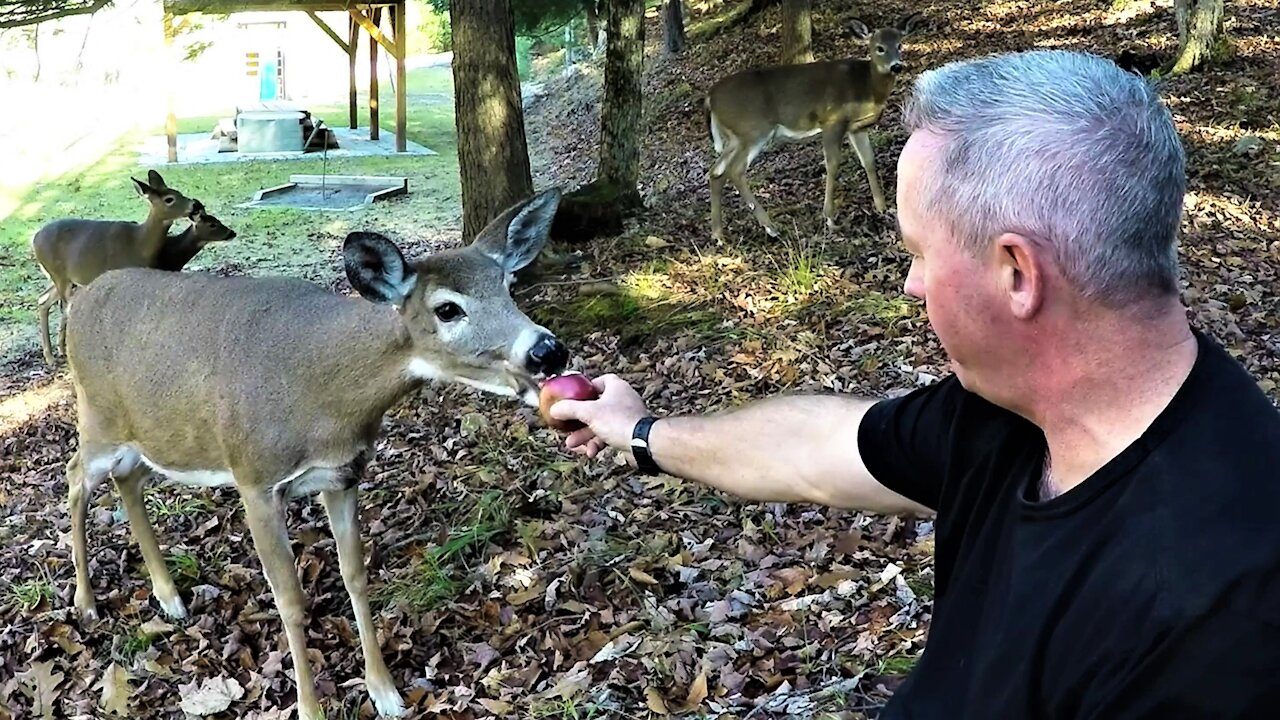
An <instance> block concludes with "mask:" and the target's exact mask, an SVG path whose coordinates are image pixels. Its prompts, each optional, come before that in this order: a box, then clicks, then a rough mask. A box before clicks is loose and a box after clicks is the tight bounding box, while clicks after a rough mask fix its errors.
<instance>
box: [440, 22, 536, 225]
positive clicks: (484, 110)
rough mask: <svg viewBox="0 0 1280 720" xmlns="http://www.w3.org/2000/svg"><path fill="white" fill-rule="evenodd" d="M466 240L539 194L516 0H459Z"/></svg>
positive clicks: (456, 52) (458, 104)
mask: <svg viewBox="0 0 1280 720" xmlns="http://www.w3.org/2000/svg"><path fill="white" fill-rule="evenodd" d="M449 22H450V25H451V27H452V31H453V84H454V93H455V97H456V100H455V112H454V117H455V122H456V125H457V130H458V169H459V175H460V178H461V181H462V237H463V238H464V239H465V240H470V239H471V238H473V237H475V235H476V234H477V233H479V232H480V230H481V229H483V228H484V226H485V225H486V224H487V223H488V222H489V221H490V220H492V219H493V218H495V217H497V216H498V215H499V214H500V213H501V212H502V211H503V210H505V209H507V208H508V207H510V206H511V205H513V204H515V203H516V202H518V201H520V200H523V199H524V198H527V197H529V196H530V195H532V194H533V178H532V176H531V174H530V171H529V151H528V147H527V146H526V144H525V133H524V108H523V105H522V104H521V101H520V76H519V74H518V73H517V72H516V36H515V24H514V21H513V19H512V16H511V0H452V1H451V2H450V3H449Z"/></svg>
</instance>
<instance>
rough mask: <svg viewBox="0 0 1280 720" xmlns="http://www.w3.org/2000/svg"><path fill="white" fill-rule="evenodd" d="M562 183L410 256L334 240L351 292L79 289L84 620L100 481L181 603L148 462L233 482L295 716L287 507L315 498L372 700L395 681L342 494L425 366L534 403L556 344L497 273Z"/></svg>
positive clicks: (231, 281)
mask: <svg viewBox="0 0 1280 720" xmlns="http://www.w3.org/2000/svg"><path fill="white" fill-rule="evenodd" d="M559 202H560V191H559V190H558V189H552V190H548V191H545V192H543V193H541V194H539V195H537V196H535V197H533V198H531V199H529V200H526V201H524V202H521V203H518V204H517V205H515V206H513V207H511V208H509V209H507V210H506V211H505V212H504V213H503V214H502V215H500V216H498V217H497V218H496V219H494V220H493V221H492V222H491V223H490V224H489V225H488V226H486V227H485V229H484V230H483V231H482V232H481V233H480V234H479V235H478V236H477V237H476V239H475V240H474V241H473V242H472V243H471V244H470V245H468V246H465V247H462V248H456V249H451V250H446V251H442V252H439V253H437V254H434V255H431V256H428V257H426V258H425V259H422V260H420V261H418V262H416V263H410V262H408V261H406V260H405V258H404V256H403V255H402V254H401V251H400V249H399V248H398V247H397V246H396V245H395V243H393V242H392V241H391V240H389V239H387V238H385V237H383V236H381V235H377V234H375V233H368V232H355V233H351V234H350V235H348V236H347V238H346V242H345V244H344V245H343V259H344V262H345V266H346V274H347V278H348V279H349V280H350V282H351V285H352V287H353V288H355V290H356V291H357V292H359V293H360V295H362V296H363V297H362V298H349V297H344V296H342V295H338V294H335V293H333V292H330V291H329V290H328V289H326V288H324V287H321V286H319V285H316V284H313V283H309V282H305V281H303V280H300V279H296V278H286V277H268V278H255V277H219V276H215V275H208V274H203V273H169V272H162V271H158V270H154V269H138V268H133V269H124V270H113V271H111V272H108V273H105V274H103V275H102V276H100V277H99V278H98V279H97V280H95V281H94V282H93V283H92V284H90V285H88V286H87V287H84V288H82V289H80V290H78V291H76V293H75V295H74V296H73V298H72V300H71V305H70V310H69V312H68V335H67V340H68V344H67V348H68V350H69V353H68V361H69V363H70V366H71V373H72V379H73V382H74V385H75V393H76V411H77V412H76V414H77V419H76V420H77V431H78V434H79V441H78V449H77V451H76V452H75V454H74V455H72V457H71V459H70V461H69V462H68V464H67V484H68V502H69V506H70V514H71V541H72V558H73V561H74V565H75V605H76V608H77V609H78V610H79V612H80V614H81V616H82V617H83V618H85V619H86V620H91V619H94V618H96V617H97V610H96V606H95V602H94V594H93V588H92V584H91V582H90V578H89V560H88V549H87V546H86V540H85V524H86V516H87V509H88V504H89V498H90V496H91V495H92V494H93V490H94V488H95V487H96V486H97V485H99V484H101V483H103V482H106V481H107V480H108V479H111V480H113V481H114V483H115V486H116V488H117V490H118V491H119V493H120V496H121V498H122V501H123V503H124V507H125V510H126V512H127V514H128V518H129V523H130V526H131V528H132V530H133V535H134V538H135V539H136V541H137V543H138V546H139V549H140V550H141V554H142V557H143V561H144V562H145V564H146V567H147V571H148V574H149V575H150V577H151V583H152V588H153V590H154V593H153V594H154V595H155V597H156V599H157V600H158V601H159V603H160V606H161V608H163V609H164V611H165V612H166V613H167V614H168V615H170V616H172V617H178V618H180V617H184V616H185V615H186V607H185V605H184V604H183V602H182V598H181V597H180V595H179V593H178V590H177V588H176V587H175V585H174V583H173V579H172V578H171V577H170V575H169V571H168V570H167V569H166V567H165V560H164V555H163V554H162V553H161V552H160V547H159V544H158V543H157V542H156V537H155V534H154V531H153V530H152V527H151V524H150V522H149V520H148V518H147V511H146V507H145V504H144V503H143V495H142V483H143V481H144V480H145V479H146V478H147V477H148V476H149V475H150V473H151V472H153V471H154V472H156V473H159V474H161V475H163V476H166V477H167V478H168V479H170V480H172V481H175V482H181V483H188V484H195V485H202V486H206V487H212V486H220V485H232V486H234V487H235V488H236V489H237V491H238V492H239V495H240V498H241V501H242V504H243V507H244V512H245V520H246V522H247V524H248V526H249V531H250V534H251V536H252V539H253V546H254V548H255V550H256V551H257V554H258V558H259V560H260V561H261V563H262V569H263V570H264V572H265V574H266V578H267V583H268V584H269V586H270V588H271V593H272V596H273V597H274V598H275V601H276V606H277V609H278V610H279V613H280V621H281V624H282V625H283V626H284V633H285V636H286V638H287V641H288V645H289V652H290V654H291V655H292V657H293V665H294V669H295V673H296V679H297V686H298V715H299V717H300V718H301V720H318V718H321V717H323V715H322V711H321V708H320V705H319V703H318V702H317V699H316V694H315V685H314V679H313V678H314V676H313V674H312V670H311V665H310V663H309V661H308V658H307V643H306V626H305V623H304V619H305V617H306V612H307V607H306V600H305V598H304V596H303V590H302V585H301V583H300V582H299V580H298V575H297V571H296V568H295V562H294V556H293V553H292V552H291V551H290V547H289V536H288V530H287V528H286V526H285V510H286V505H287V504H288V502H289V501H290V500H291V499H293V498H298V497H305V496H311V495H314V494H316V493H319V494H320V496H321V500H322V502H323V504H324V507H325V510H326V512H327V514H328V516H329V522H330V528H331V529H332V532H333V536H334V540H335V542H336V545H337V549H338V565H339V568H340V569H341V572H342V579H343V583H344V584H345V586H346V588H347V592H348V594H349V596H350V598H351V607H352V610H353V613H354V615H355V619H356V625H357V628H358V630H359V635H360V644H361V648H362V650H363V654H364V663H365V685H366V687H367V688H368V690H369V694H370V697H371V699H372V701H373V704H374V706H375V707H376V708H377V710H378V713H379V714H380V715H382V716H398V715H400V714H401V713H402V712H403V704H402V701H401V696H400V694H399V691H398V690H397V688H396V685H395V682H394V681H393V680H392V677H391V674H390V672H389V671H388V670H387V666H386V663H385V662H384V660H383V657H382V651H381V648H380V646H379V644H378V640H377V632H376V630H375V627H374V623H373V615H372V612H371V611H370V609H369V597H368V587H367V577H366V572H365V564H364V548H363V545H362V543H361V539H360V527H359V507H358V489H359V484H360V481H361V479H362V476H363V472H364V468H365V465H366V463H368V462H369V460H370V459H371V458H372V456H373V453H374V442H375V440H376V438H377V436H378V434H379V431H380V428H381V423H382V417H383V415H384V414H385V413H386V412H387V410H389V409H390V408H391V406H392V405H393V404H395V403H396V402H398V401H399V400H400V399H402V398H403V397H405V396H406V395H407V394H409V393H410V392H411V391H413V390H414V389H415V388H417V387H419V386H420V385H421V384H422V383H424V382H426V381H438V382H458V383H463V384H466V385H470V386H473V387H476V388H479V389H481V390H484V391H487V392H490V393H496V394H498V395H504V396H510V397H517V398H520V399H521V400H523V401H524V402H525V403H526V404H527V405H529V406H531V407H536V406H537V405H538V389H539V385H538V380H539V378H540V377H545V376H547V375H550V374H555V373H558V372H560V371H561V370H563V369H564V367H565V366H566V364H567V362H568V359H569V354H568V350H567V349H566V348H565V346H564V344H563V343H561V342H560V341H559V340H558V339H557V338H556V337H555V336H554V335H552V334H551V333H550V332H549V331H547V330H546V329H545V328H543V327H541V326H539V325H537V324H535V323H534V322H533V321H532V320H530V319H529V318H528V317H527V316H526V315H525V314H524V313H523V312H521V311H520V310H519V309H518V308H517V306H516V304H515V301H514V300H513V299H512V297H511V294H510V290H509V283H510V281H511V278H512V276H513V273H514V272H515V271H516V270H519V269H520V268H522V267H524V266H525V265H527V264H529V263H530V262H531V261H533V260H534V259H535V258H536V257H537V255H538V253H539V251H540V250H541V249H542V247H543V246H544V245H545V243H546V241H547V237H548V232H549V230H550V227H551V222H552V220H553V218H554V217H555V214H556V208H557V207H558V205H559Z"/></svg>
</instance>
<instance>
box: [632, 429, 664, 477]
mask: <svg viewBox="0 0 1280 720" xmlns="http://www.w3.org/2000/svg"><path fill="white" fill-rule="evenodd" d="M657 421H658V419H657V418H654V417H642V418H640V420H639V422H637V423H636V426H635V428H634V429H632V431H631V454H632V455H633V456H635V459H636V468H637V469H638V470H639V471H640V472H641V473H643V474H645V475H657V474H658V473H660V472H662V469H661V468H659V467H658V464H657V463H655V462H654V461H653V454H652V453H650V452H649V428H651V427H653V424H654V423H655V422H657Z"/></svg>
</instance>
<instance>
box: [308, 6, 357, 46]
mask: <svg viewBox="0 0 1280 720" xmlns="http://www.w3.org/2000/svg"><path fill="white" fill-rule="evenodd" d="M307 17H309V18H311V19H312V20H314V21H315V24H316V25H319V26H320V29H321V30H323V31H324V34H325V35H328V36H329V37H331V38H333V41H334V42H336V43H338V47H340V48H342V52H344V53H347V54H348V55H350V54H351V47H350V46H349V45H347V42H346V41H345V40H343V39H342V38H340V37H338V33H336V32H334V31H333V28H331V27H329V23H327V22H325V21H323V20H321V19H320V16H319V15H317V14H315V11H313V10H308V11H307Z"/></svg>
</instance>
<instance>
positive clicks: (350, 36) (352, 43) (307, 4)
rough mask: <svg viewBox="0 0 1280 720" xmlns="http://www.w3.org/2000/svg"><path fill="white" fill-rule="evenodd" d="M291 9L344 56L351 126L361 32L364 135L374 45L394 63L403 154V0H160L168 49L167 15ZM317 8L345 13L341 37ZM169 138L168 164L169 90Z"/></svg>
mask: <svg viewBox="0 0 1280 720" xmlns="http://www.w3.org/2000/svg"><path fill="white" fill-rule="evenodd" d="M289 10H296V11H298V12H304V13H306V14H307V15H308V16H309V17H310V18H311V19H312V20H313V21H315V23H316V25H318V26H319V27H320V29H321V30H323V31H324V33H325V34H326V35H328V36H329V37H330V38H332V39H333V41H334V42H335V43H337V44H338V47H340V48H342V51H343V52H344V53H346V54H347V58H348V67H349V68H350V70H349V73H348V75H349V77H348V89H349V93H348V102H349V104H350V117H349V121H350V125H351V129H353V130H354V129H355V128H356V126H357V120H358V117H357V107H356V105H357V103H356V54H357V51H358V46H359V40H360V35H361V31H362V30H363V31H364V32H366V33H367V34H368V35H369V37H370V38H371V42H370V44H369V139H370V140H377V139H378V130H379V128H378V46H379V45H381V46H382V47H383V48H384V49H385V50H386V51H387V53H389V54H390V55H391V57H392V58H395V62H396V74H395V78H396V83H395V84H396V87H395V92H396V152H405V150H406V149H407V148H408V139H407V137H406V136H405V115H406V102H405V66H404V63H405V55H406V43H405V39H406V37H407V35H408V23H407V22H406V19H405V0H164V41H165V47H166V48H169V50H170V51H172V47H173V38H174V32H173V25H174V23H173V19H174V18H175V17H177V16H180V15H187V14H189V13H197V12H202V13H216V14H232V13H240V12H280V11H289ZM383 10H386V11H387V15H388V19H389V20H390V23H391V35H390V37H388V36H387V35H386V34H385V33H383V32H382V21H381V18H382V12H383ZM319 12H346V13H347V14H349V15H350V20H349V21H348V26H347V39H346V40H344V39H343V38H342V37H341V36H340V35H338V33H337V32H336V31H335V30H334V29H333V28H331V27H329V25H328V23H326V22H325V21H324V20H323V19H321V18H320V16H319V15H317V14H316V13H319ZM165 133H166V134H167V135H168V139H169V162H177V160H178V121H177V117H176V116H175V114H174V108H173V94H172V93H170V94H169V113H168V118H167V120H166V122H165Z"/></svg>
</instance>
